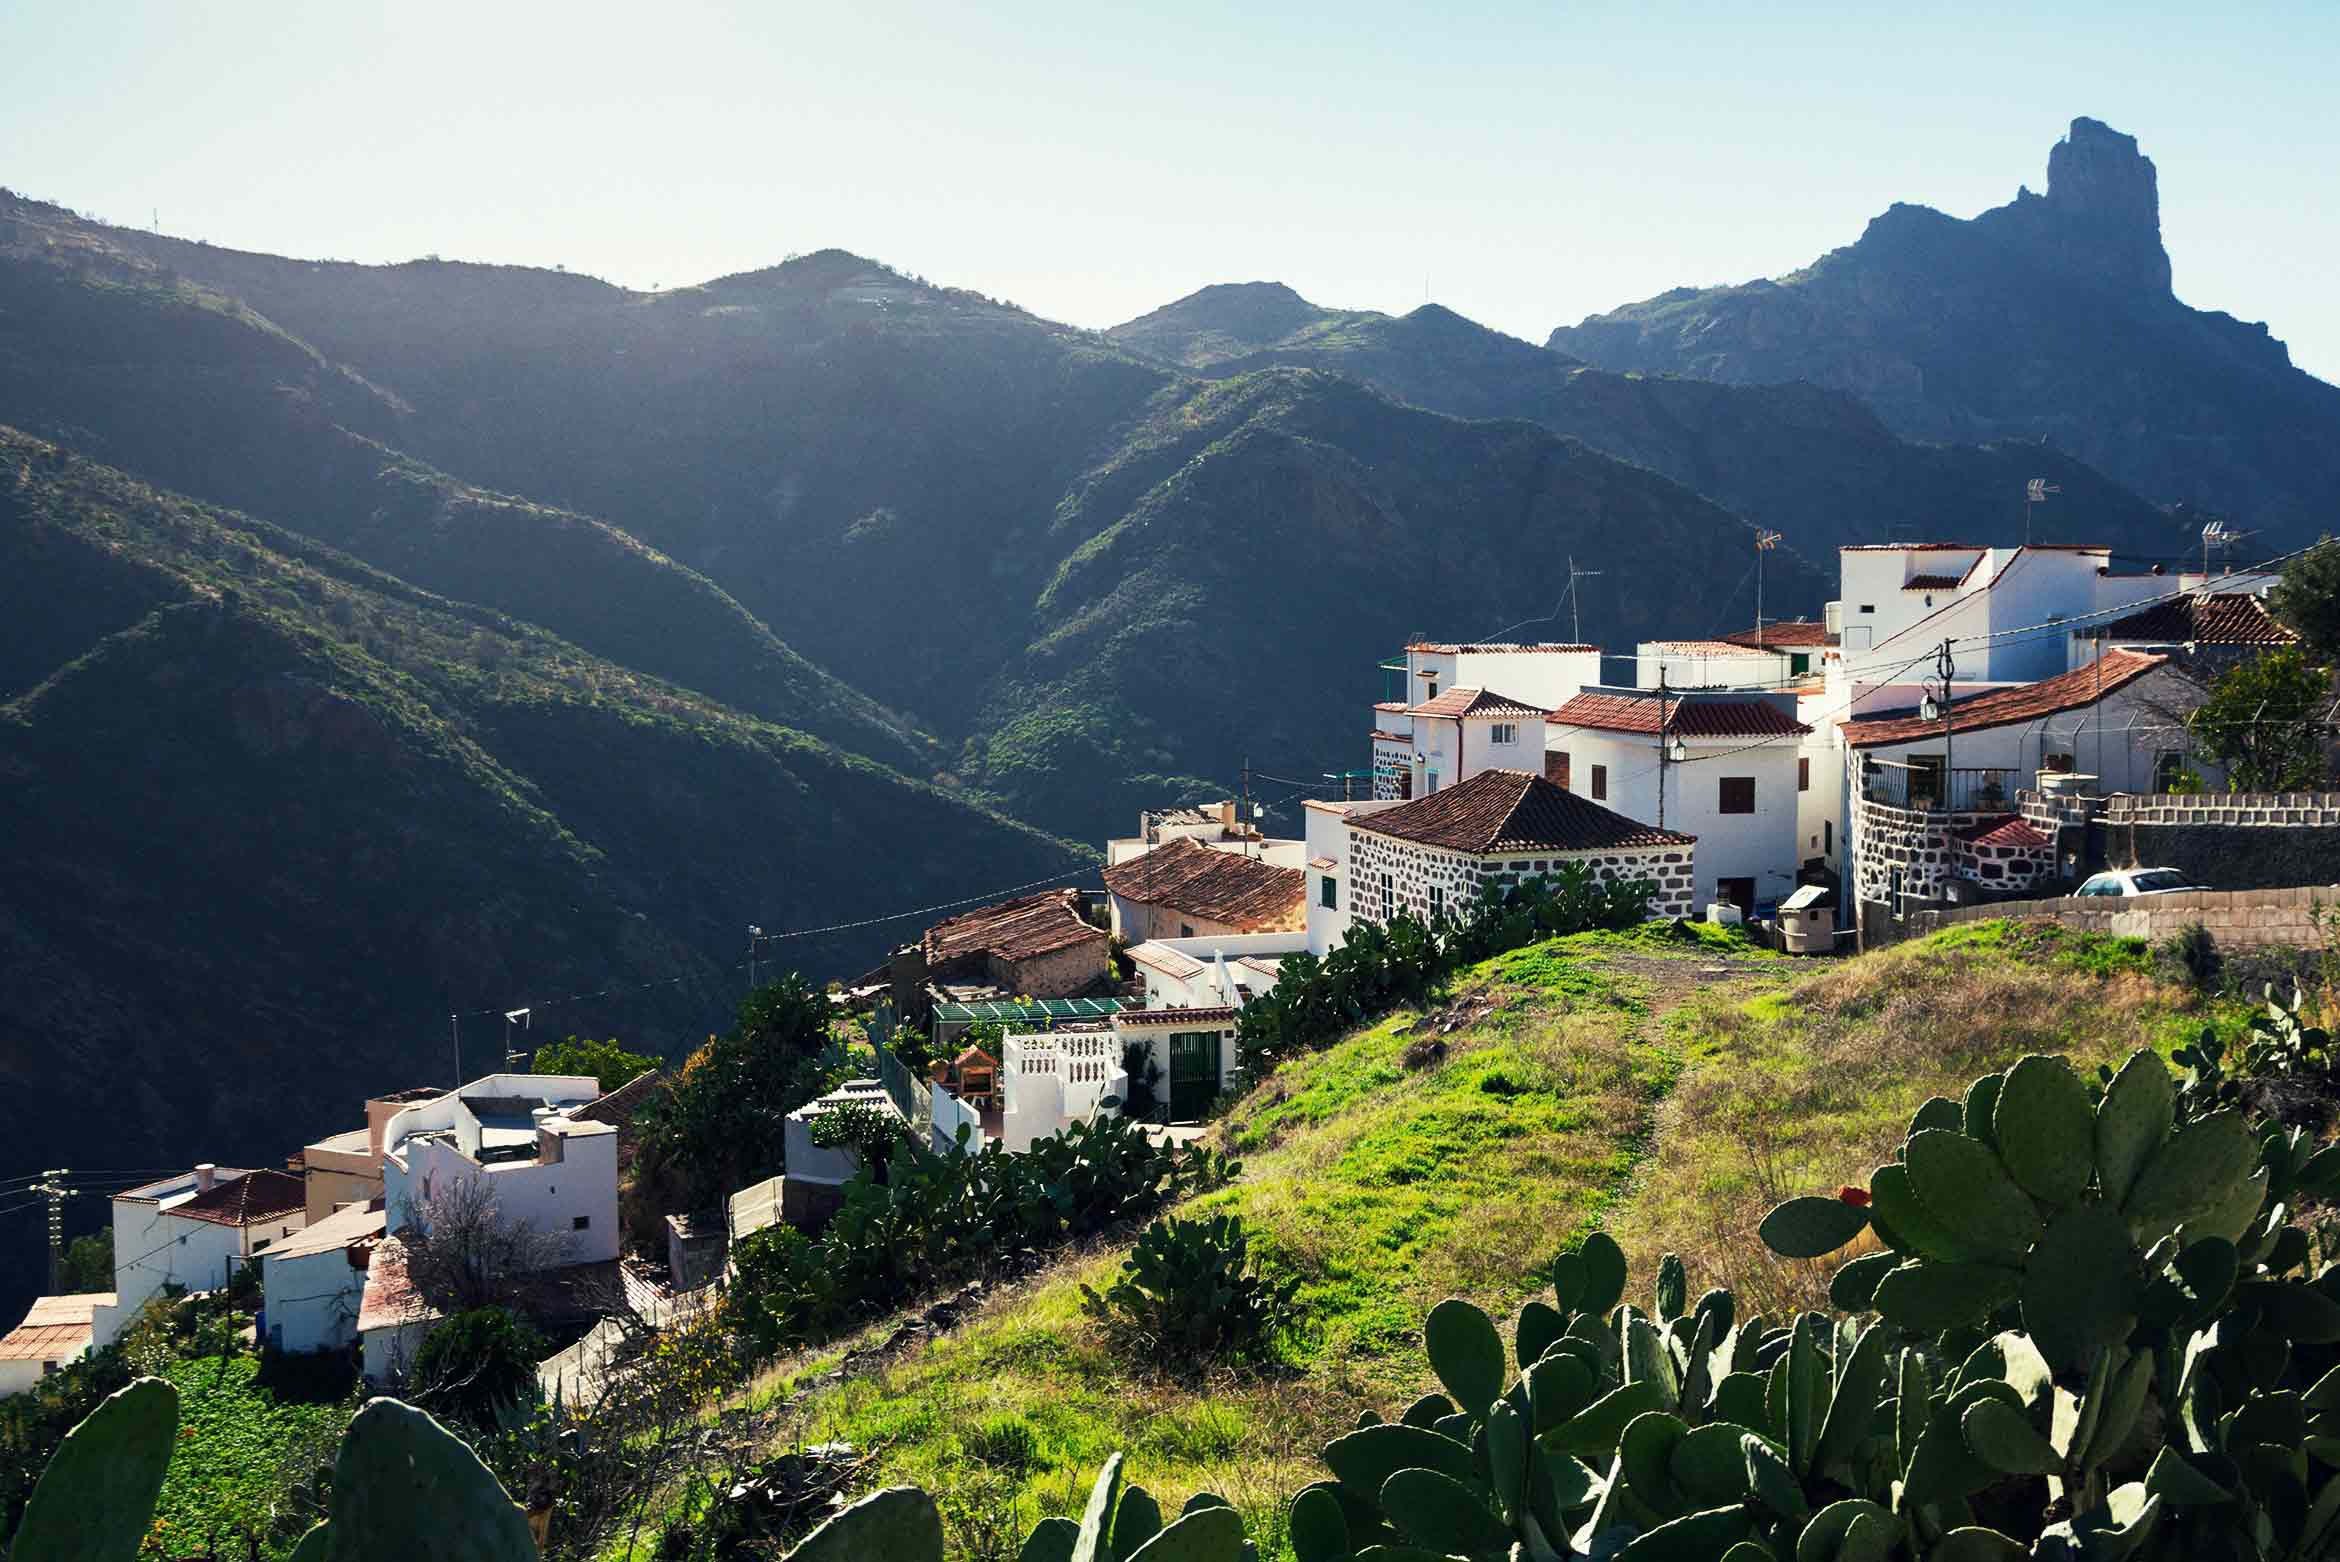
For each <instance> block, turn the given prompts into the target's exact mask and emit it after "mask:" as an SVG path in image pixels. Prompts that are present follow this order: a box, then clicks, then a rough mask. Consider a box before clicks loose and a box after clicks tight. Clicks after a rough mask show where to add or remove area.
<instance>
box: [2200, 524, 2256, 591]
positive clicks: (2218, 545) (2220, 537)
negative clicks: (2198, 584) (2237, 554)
mask: <svg viewBox="0 0 2340 1562" xmlns="http://www.w3.org/2000/svg"><path fill="white" fill-rule="evenodd" d="M2257 535H2258V533H2257V532H2255V531H2247V532H2246V531H2234V530H2231V529H2229V527H2228V526H2227V524H2226V522H2225V521H2223V520H2215V519H2214V520H2212V521H2211V522H2210V523H2209V524H2208V525H2206V526H2204V527H2203V528H2202V581H2203V584H2204V585H2207V584H2209V580H2210V550H2211V549H2213V548H2215V549H2217V550H2218V553H2219V556H2220V557H2222V558H2228V559H2231V557H2232V555H2233V550H2234V546H2235V544H2236V543H2239V542H2246V541H2248V540H2249V539H2251V538H2253V537H2256V536H2257ZM2227 568H2228V570H2229V571H2231V570H2232V569H2233V568H2234V566H2233V564H2232V563H2231V562H2230V563H2229V564H2228V565H2227Z"/></svg>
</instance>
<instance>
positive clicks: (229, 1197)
mask: <svg viewBox="0 0 2340 1562" xmlns="http://www.w3.org/2000/svg"><path fill="white" fill-rule="evenodd" d="M307 1202H308V1189H307V1188H306V1187H305V1186H304V1185H303V1184H302V1182H301V1179H300V1178H298V1177H295V1176H292V1175H290V1174H289V1173H286V1172H280V1171H250V1172H246V1173H244V1175H242V1176H241V1177H238V1178H237V1179H236V1180H235V1181H233V1182H220V1183H214V1184H212V1188H211V1191H210V1192H209V1193H198V1194H196V1195H195V1197H193V1198H191V1199H189V1200H187V1202H186V1203H184V1204H174V1205H172V1206H171V1207H170V1208H169V1209H167V1210H165V1211H164V1212H163V1213H165V1214H167V1215H184V1216H185V1217H186V1218H187V1219H189V1220H207V1221H209V1222H211V1223H212V1224H213V1225H215V1226H252V1225H257V1224H259V1223H260V1222H262V1221H265V1220H275V1219H277V1218H278V1217H279V1216H282V1215H289V1214H291V1213H292V1212H293V1211H294V1210H297V1209H300V1208H302V1207H304V1206H305V1205H306V1204H307Z"/></svg>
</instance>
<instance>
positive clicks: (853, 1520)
mask: <svg viewBox="0 0 2340 1562" xmlns="http://www.w3.org/2000/svg"><path fill="white" fill-rule="evenodd" d="M788 1562H943V1528H942V1514H941V1512H940V1511H939V1510H938V1509H937V1508H936V1507H935V1505H934V1499H933V1498H932V1497H929V1496H928V1495H927V1494H926V1493H925V1492H923V1491H920V1490H919V1489H918V1488H917V1487H915V1486H889V1487H887V1488H886V1489H885V1490H883V1491H876V1492H872V1493H870V1494H869V1495H868V1496H866V1497H864V1498H862V1499H861V1500H860V1501H859V1502H857V1503H855V1504H853V1505H852V1506H851V1507H849V1508H847V1509H845V1510H844V1511H843V1512H841V1513H839V1514H837V1515H836V1516H835V1517H833V1518H831V1519H829V1520H827V1521H826V1522H824V1523H823V1524H822V1525H821V1527H820V1528H818V1529H816V1530H814V1531H813V1532H812V1533H811V1534H809V1535H807V1536H805V1537H804V1539H803V1540H801V1541H799V1542H798V1543H797V1546H796V1549H795V1550H793V1551H791V1552H789V1553H788Z"/></svg>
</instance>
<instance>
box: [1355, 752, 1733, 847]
mask: <svg viewBox="0 0 2340 1562" xmlns="http://www.w3.org/2000/svg"><path fill="white" fill-rule="evenodd" d="M1349 828H1350V829H1352V830H1370V831H1372V832H1373V833H1374V834H1376V835H1388V836H1393V837H1395V838H1396V839H1398V840H1401V841H1417V842H1419V843H1421V844H1422V845H1424V846H1439V847H1443V848H1445V849H1446V850H1448V851H1458V852H1469V853H1471V854H1472V855H1474V856H1479V855H1484V854H1486V853H1489V852H1521V851H1564V852H1565V851H1606V850H1609V849H1611V848H1615V847H1627V846H1687V845H1689V844H1690V843H1691V842H1692V841H1694V840H1696V839H1697V837H1696V836H1690V835H1677V834H1676V833H1674V832H1673V831H1671V830H1660V829H1656V828H1653V827H1652V826H1650V825H1646V824H1643V823H1641V822H1640V821H1639V820H1637V819H1628V818H1626V817H1625V816H1624V815H1623V814H1621V813H1614V812H1612V811H1611V810H1609V809H1606V808H1603V807H1602V806H1601V805H1600V804H1598V803H1596V802H1594V801H1592V800H1591V799H1590V798H1586V797H1579V796H1578V795H1577V794H1576V793H1574V792H1568V791H1563V790H1561V789H1560V788H1559V787H1557V786H1555V785H1553V784H1552V783H1551V782H1549V781H1547V780H1545V779H1544V778H1543V777H1542V776H1538V775H1530V774H1529V773H1528V772H1527V771H1524V770H1482V771H1480V772H1479V773H1478V774H1477V775H1475V776H1473V777H1471V778H1470V779H1469V780H1468V781H1462V782H1458V783H1456V784H1455V785H1453V786H1450V787H1446V788H1444V789H1442V790H1440V791H1436V792H1433V793H1431V794H1430V795H1429V796H1428V797H1420V798H1416V799H1415V800H1414V801H1412V802H1410V803H1400V804H1399V805H1398V806H1397V807H1395V808H1391V809H1387V810H1385V811H1383V812H1381V813H1377V814H1372V815H1369V816H1367V817H1365V818H1361V819H1352V820H1350V821H1349Z"/></svg>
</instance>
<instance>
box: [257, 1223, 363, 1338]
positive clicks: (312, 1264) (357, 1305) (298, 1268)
mask: <svg viewBox="0 0 2340 1562" xmlns="http://www.w3.org/2000/svg"><path fill="white" fill-rule="evenodd" d="M385 1218H386V1217H385V1213H384V1211H383V1209H382V1205H381V1201H380V1200H371V1201H368V1202H367V1203H363V1204H351V1205H348V1206H346V1207H344V1208H342V1209H339V1210H336V1211H334V1212H333V1213H332V1214H330V1215H327V1216H326V1217H325V1218H324V1219H322V1220H317V1221H312V1222H310V1224H309V1225H308V1227H307V1228H306V1229H304V1230H302V1231H299V1232H296V1233H294V1234H293V1235H292V1236H290V1237H287V1238H286V1239H285V1240H284V1241H283V1242H282V1243H281V1244H279V1245H278V1246H276V1247H274V1248H272V1249H270V1250H269V1252H268V1253H267V1255H266V1256H265V1257H264V1258H263V1259H262V1260H261V1263H260V1284H261V1293H260V1294H261V1307H260V1317H261V1322H262V1324H263V1326H264V1327H265V1329H266V1331H267V1332H266V1335H265V1338H266V1340H267V1343H268V1344H269V1345H271V1346H272V1347H274V1348H275V1349H277V1350H280V1351H284V1352H286V1353H288V1354H292V1355H298V1354H301V1353H303V1352H306V1351H320V1350H341V1349H344V1348H346V1347H347V1346H348V1345H349V1343H350V1342H351V1341H352V1340H354V1339H356V1338H357V1326H358V1314H359V1313H360V1312H361V1311H362V1310H363V1308H364V1304H365V1291H366V1270H367V1267H368V1265H369V1264H370V1263H371V1262H372V1260H373V1251H374V1247H375V1245H376V1243H377V1242H379V1241H380V1239H381V1237H382V1235H383V1228H384V1223H385Z"/></svg>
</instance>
